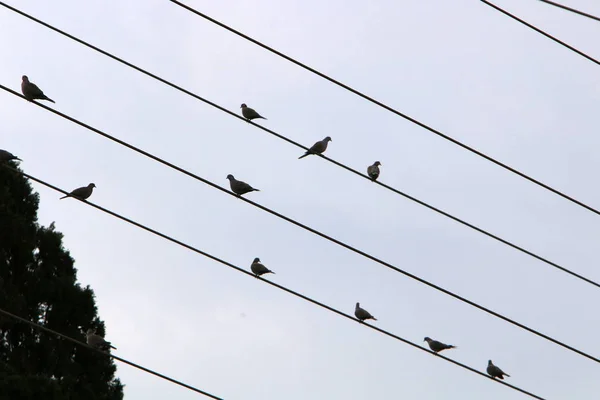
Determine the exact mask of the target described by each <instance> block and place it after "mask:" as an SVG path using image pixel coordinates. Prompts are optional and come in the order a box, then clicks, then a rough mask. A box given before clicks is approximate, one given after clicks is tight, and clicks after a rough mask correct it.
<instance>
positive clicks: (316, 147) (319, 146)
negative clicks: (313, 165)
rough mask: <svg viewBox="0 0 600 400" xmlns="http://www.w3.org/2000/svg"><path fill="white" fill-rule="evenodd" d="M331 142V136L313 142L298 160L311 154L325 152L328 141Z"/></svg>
mask: <svg viewBox="0 0 600 400" xmlns="http://www.w3.org/2000/svg"><path fill="white" fill-rule="evenodd" d="M329 142H331V138H330V137H329V136H327V137H326V138H325V139H323V140H319V141H318V142H317V143H315V144H313V145H312V147H311V148H310V149H308V150H307V151H306V153H304V154H303V155H301V156H300V157H298V160H299V159H301V158H304V157H306V156H309V155H311V154H323V153H324V152H325V150H327V143H329Z"/></svg>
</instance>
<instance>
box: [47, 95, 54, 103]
mask: <svg viewBox="0 0 600 400" xmlns="http://www.w3.org/2000/svg"><path fill="white" fill-rule="evenodd" d="M46 100H48V101H49V102H51V103H56V102H55V101H54V100H52V99H51V98H50V97H48V96H46Z"/></svg>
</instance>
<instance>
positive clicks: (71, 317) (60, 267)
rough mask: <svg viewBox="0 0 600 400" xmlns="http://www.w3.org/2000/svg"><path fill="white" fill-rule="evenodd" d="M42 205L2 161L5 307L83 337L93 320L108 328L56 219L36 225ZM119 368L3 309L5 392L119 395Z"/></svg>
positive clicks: (1, 298)
mask: <svg viewBox="0 0 600 400" xmlns="http://www.w3.org/2000/svg"><path fill="white" fill-rule="evenodd" d="M5 165H9V166H11V167H13V168H16V165H15V164H14V162H12V161H11V162H8V163H5ZM38 204H39V196H38V195H37V193H34V192H33V189H32V187H31V185H30V184H29V182H28V181H27V180H26V179H25V178H24V177H23V176H21V175H20V174H17V173H15V172H14V171H11V170H10V169H8V168H5V167H4V166H3V165H0V307H1V308H3V309H4V310H6V311H9V312H11V313H13V314H16V315H19V316H21V317H23V318H26V319H29V320H30V321H34V322H36V323H38V324H40V325H43V326H45V327H47V328H49V329H53V330H55V331H57V332H60V333H62V334H65V335H67V336H69V337H72V338H75V339H78V340H80V341H83V342H85V335H84V334H83V331H85V330H87V329H88V328H90V327H92V328H95V329H96V330H97V332H98V333H99V334H101V335H103V334H104V323H103V322H102V321H101V320H100V319H99V318H98V310H97V308H96V305H95V301H94V292H93V290H92V289H91V288H90V287H89V286H86V287H81V286H80V285H79V284H78V283H77V269H76V268H75V267H74V260H73V259H72V258H71V256H70V255H69V252H68V251H67V250H65V249H64V247H63V245H62V238H63V235H62V234H61V233H60V232H58V231H56V230H55V227H54V223H52V224H50V226H49V227H47V228H46V227H42V226H40V225H39V224H38V222H37V211H38ZM115 370H116V366H115V364H114V363H113V361H112V359H110V358H109V357H107V356H104V355H102V354H98V353H97V352H95V351H93V350H90V349H88V348H85V347H82V346H78V345H76V344H74V343H72V342H69V341H66V340H64V339H61V338H59V337H57V336H55V335H51V334H49V333H46V332H42V331H40V330H38V329H35V328H33V327H31V326H29V325H27V324H24V323H22V322H19V321H16V320H14V319H12V318H9V317H5V316H3V315H0V399H4V398H6V399H15V400H17V399H18V400H22V399H32V400H33V399H39V400H63V399H65V400H66V399H68V400H121V399H122V398H123V385H122V384H121V382H120V381H119V380H118V379H116V378H115V377H114V373H115Z"/></svg>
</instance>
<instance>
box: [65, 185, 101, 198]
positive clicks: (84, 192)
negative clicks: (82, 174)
mask: <svg viewBox="0 0 600 400" xmlns="http://www.w3.org/2000/svg"><path fill="white" fill-rule="evenodd" d="M95 187H96V185H94V184H93V183H90V184H89V185H87V186H83V187H80V188H77V189H75V190H73V191H72V192H71V193H69V194H68V195H66V196H63V197H61V198H60V199H61V200H62V199H66V198H67V197H75V198H76V199H79V200H85V199H87V198H88V197H90V196H91V195H92V192H93V191H94V188H95Z"/></svg>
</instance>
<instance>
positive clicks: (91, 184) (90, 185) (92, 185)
mask: <svg viewBox="0 0 600 400" xmlns="http://www.w3.org/2000/svg"><path fill="white" fill-rule="evenodd" d="M88 187H89V188H95V187H96V185H95V184H93V183H90V184H89V185H88Z"/></svg>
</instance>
